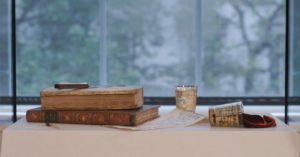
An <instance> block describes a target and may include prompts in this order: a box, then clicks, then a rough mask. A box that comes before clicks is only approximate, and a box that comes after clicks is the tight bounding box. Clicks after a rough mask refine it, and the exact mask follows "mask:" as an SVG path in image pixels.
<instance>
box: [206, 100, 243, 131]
mask: <svg viewBox="0 0 300 157" xmlns="http://www.w3.org/2000/svg"><path fill="white" fill-rule="evenodd" d="M243 112H244V110H243V103H242V102H234V103H229V104H224V105H218V106H213V107H210V108H209V110H208V115H209V122H210V125H211V126H217V127H240V126H241V125H242V122H243V119H242V113H243Z"/></svg>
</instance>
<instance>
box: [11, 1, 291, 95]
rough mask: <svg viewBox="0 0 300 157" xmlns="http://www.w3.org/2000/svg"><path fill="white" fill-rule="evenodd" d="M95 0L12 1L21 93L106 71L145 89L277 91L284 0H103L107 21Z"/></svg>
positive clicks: (112, 80)
mask: <svg viewBox="0 0 300 157" xmlns="http://www.w3.org/2000/svg"><path fill="white" fill-rule="evenodd" d="M100 1H101V0H91V1H83V0H80V1H76V3H74V1H71V0H61V1H36V0H26V1H21V0H19V1H17V24H18V25H17V27H18V28H17V30H18V32H17V33H18V40H17V50H18V56H17V58H18V66H17V68H18V70H17V73H18V94H19V95H38V94H39V91H40V90H41V89H43V88H46V87H49V86H50V85H52V84H54V83H56V82H61V81H69V82H70V81H71V82H82V81H85V82H89V83H90V84H92V85H98V84H99V82H100V79H101V76H102V77H103V76H104V75H105V76H106V75H107V80H108V84H109V85H142V86H144V89H145V95H146V96H174V89H175V88H174V87H175V86H176V85H178V84H196V85H198V86H199V88H198V89H199V92H198V93H199V95H200V96H283V93H284V46H285V45H284V43H285V42H284V36H285V34H284V33H285V9H284V8H285V1H284V0H253V1H241V0H237V1H234V3H233V1H231V0H210V1H209V0H202V2H201V1H198V0H186V1H179V0H164V1H161V0H151V1H149V0H108V1H107V3H108V4H107V6H108V8H107V12H106V13H107V21H105V20H104V19H103V18H101V17H102V16H103V10H101V6H100V3H99V2H100ZM105 2H106V1H105ZM101 15H102V16H101ZM101 23H102V24H103V23H104V24H107V32H104V33H105V34H106V33H107V45H105V46H107V56H106V55H101V54H103V52H101V50H103V49H101V48H100V46H101V43H103V39H102V38H100V32H101V30H102V28H101V27H100V26H101ZM104 43H105V42H104ZM104 50H105V49H104ZM101 57H102V58H101ZM104 57H105V58H104ZM100 59H102V60H100ZM103 60H107V62H108V63H107V74H106V73H103V71H102V70H101V67H103V64H104V62H102V63H101V61H103ZM101 72H102V73H101Z"/></svg>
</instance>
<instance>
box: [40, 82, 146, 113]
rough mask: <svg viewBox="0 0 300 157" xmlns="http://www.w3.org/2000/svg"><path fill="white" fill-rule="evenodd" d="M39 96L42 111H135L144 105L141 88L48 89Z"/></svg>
mask: <svg viewBox="0 0 300 157" xmlns="http://www.w3.org/2000/svg"><path fill="white" fill-rule="evenodd" d="M40 95H41V105H42V109H43V110H107V109H136V108H139V107H141V106H142V105H143V103H144V94H143V88H142V87H97V88H86V89H56V88H48V89H45V90H42V91H41V94H40Z"/></svg>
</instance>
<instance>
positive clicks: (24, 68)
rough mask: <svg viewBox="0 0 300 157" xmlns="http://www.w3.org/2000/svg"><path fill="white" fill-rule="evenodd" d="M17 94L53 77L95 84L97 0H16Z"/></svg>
mask: <svg viewBox="0 0 300 157" xmlns="http://www.w3.org/2000/svg"><path fill="white" fill-rule="evenodd" d="M16 9H17V33H18V39H17V63H18V65H17V78H18V80H17V81H18V82H17V84H18V95H19V96H32V95H35V96H37V95H39V91H40V90H41V89H43V88H47V87H49V86H51V85H53V84H54V83H57V82H89V83H90V84H97V83H98V78H99V73H98V66H99V55H98V54H99V42H100V41H99V33H98V32H99V29H100V28H99V27H98V26H99V1H98V0H90V1H84V0H79V1H76V2H75V1H73V0H58V1H38V0H26V1H22V0H18V1H17V7H16Z"/></svg>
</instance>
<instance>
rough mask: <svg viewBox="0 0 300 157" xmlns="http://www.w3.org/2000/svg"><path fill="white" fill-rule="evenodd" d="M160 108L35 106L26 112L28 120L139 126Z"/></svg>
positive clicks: (154, 116) (153, 116) (155, 114)
mask: <svg viewBox="0 0 300 157" xmlns="http://www.w3.org/2000/svg"><path fill="white" fill-rule="evenodd" d="M158 108H159V106H148V105H145V106H143V107H141V108H139V109H129V110H99V111H95V110H93V111H74V110H61V111H53V110H50V111H49V110H42V109H41V108H35V109H31V110H28V111H27V112H26V119H27V121H28V122H45V123H67V124H91V125H121V126H137V125H140V124H142V123H144V122H147V121H149V120H152V119H155V118H157V117H158V116H159V113H158Z"/></svg>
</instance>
